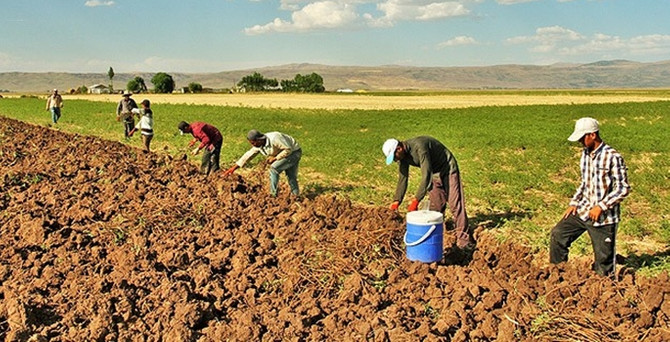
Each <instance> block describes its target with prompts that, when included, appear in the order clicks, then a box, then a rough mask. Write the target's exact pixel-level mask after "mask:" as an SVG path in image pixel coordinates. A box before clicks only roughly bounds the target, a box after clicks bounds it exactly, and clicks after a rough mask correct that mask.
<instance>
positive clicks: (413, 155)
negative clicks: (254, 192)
mask: <svg viewBox="0 0 670 342" xmlns="http://www.w3.org/2000/svg"><path fill="white" fill-rule="evenodd" d="M382 151H383V152H384V155H385V156H386V165H390V164H391V163H393V161H394V160H395V161H397V162H398V164H399V168H398V185H397V187H396V191H395V196H394V197H393V203H391V207H390V209H391V210H398V206H399V205H400V203H401V202H402V200H403V198H404V197H405V192H406V191H407V181H408V179H409V167H410V165H411V166H416V167H419V168H421V183H420V184H419V188H418V189H417V191H416V195H415V197H414V198H413V199H412V201H411V202H410V204H409V206H408V207H407V211H414V210H417V209H418V207H419V202H420V201H421V200H422V199H423V198H424V197H425V196H426V193H427V192H428V191H430V193H429V199H430V206H429V209H430V210H434V211H439V212H442V213H444V211H445V209H446V207H447V203H448V204H449V209H450V210H451V214H452V216H453V219H454V225H455V228H456V229H455V233H456V245H457V246H458V247H459V248H465V247H467V246H468V245H470V243H471V242H472V237H471V236H470V231H469V229H468V216H467V214H466V212H465V196H464V195H463V186H462V184H461V175H460V172H459V171H458V163H457V162H456V157H454V155H453V154H452V153H451V151H449V149H448V148H446V147H445V146H444V145H443V144H442V143H441V142H439V141H438V140H437V139H435V138H433V137H428V136H420V137H416V138H412V139H408V140H405V141H398V140H396V139H388V140H386V141H385V142H384V145H383V146H382Z"/></svg>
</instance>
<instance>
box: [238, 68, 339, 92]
mask: <svg viewBox="0 0 670 342" xmlns="http://www.w3.org/2000/svg"><path fill="white" fill-rule="evenodd" d="M237 86H238V87H240V88H243V89H245V90H246V91H283V92H291V93H323V92H324V91H326V88H325V87H324V86H323V77H321V75H319V74H317V73H315V72H313V73H311V74H310V75H305V76H303V75H300V74H297V75H295V77H294V78H293V79H292V80H281V81H277V79H276V78H265V77H264V76H263V75H261V74H260V73H258V72H254V73H253V74H251V75H248V76H244V77H242V80H241V81H239V82H238V83H237Z"/></svg>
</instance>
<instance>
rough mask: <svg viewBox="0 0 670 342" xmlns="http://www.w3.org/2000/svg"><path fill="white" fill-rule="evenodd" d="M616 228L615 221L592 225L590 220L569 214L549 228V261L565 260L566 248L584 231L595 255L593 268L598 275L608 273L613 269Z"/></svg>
mask: <svg viewBox="0 0 670 342" xmlns="http://www.w3.org/2000/svg"><path fill="white" fill-rule="evenodd" d="M616 230H617V224H616V223H615V224H608V225H604V226H599V227H594V226H593V223H592V222H591V221H583V220H582V219H581V218H579V216H577V215H570V216H568V217H567V218H564V219H563V220H561V221H560V222H558V224H556V226H555V227H554V229H552V230H551V242H550V245H549V261H550V262H551V263H552V264H557V263H560V262H563V261H567V260H568V248H570V245H571V244H572V243H573V242H574V241H575V240H577V238H578V237H579V236H580V235H582V233H584V232H585V231H586V232H588V233H589V236H590V237H591V244H592V245H593V254H594V255H595V258H594V259H595V260H594V263H593V266H592V268H593V270H594V271H596V273H598V274H600V275H610V274H612V273H613V272H614V269H615V256H616V253H615V246H616Z"/></svg>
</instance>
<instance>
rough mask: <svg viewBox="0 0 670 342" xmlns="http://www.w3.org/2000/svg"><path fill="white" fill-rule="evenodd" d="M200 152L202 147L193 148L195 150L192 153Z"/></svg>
mask: <svg viewBox="0 0 670 342" xmlns="http://www.w3.org/2000/svg"><path fill="white" fill-rule="evenodd" d="M199 152H200V147H196V148H194V149H193V151H192V152H191V153H193V155H196V154H198V153H199Z"/></svg>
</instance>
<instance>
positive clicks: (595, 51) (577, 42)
mask: <svg viewBox="0 0 670 342" xmlns="http://www.w3.org/2000/svg"><path fill="white" fill-rule="evenodd" d="M506 42H507V43H509V44H525V45H529V47H528V51H530V52H532V53H536V54H553V55H558V56H582V57H584V58H589V59H598V58H611V57H612V56H616V58H634V57H635V56H645V57H648V56H652V55H662V54H667V53H670V35H662V34H652V35H644V36H636V37H632V38H629V39H626V38H622V37H619V36H611V35H607V34H603V33H596V34H593V35H592V36H590V37H588V36H584V35H582V34H580V33H578V32H575V31H573V30H570V29H567V28H563V27H560V26H550V27H541V28H538V29H537V30H536V31H535V35H532V36H518V37H512V38H509V39H507V40H506Z"/></svg>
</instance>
